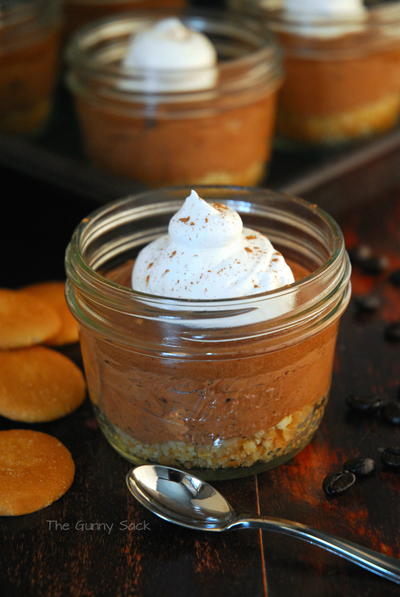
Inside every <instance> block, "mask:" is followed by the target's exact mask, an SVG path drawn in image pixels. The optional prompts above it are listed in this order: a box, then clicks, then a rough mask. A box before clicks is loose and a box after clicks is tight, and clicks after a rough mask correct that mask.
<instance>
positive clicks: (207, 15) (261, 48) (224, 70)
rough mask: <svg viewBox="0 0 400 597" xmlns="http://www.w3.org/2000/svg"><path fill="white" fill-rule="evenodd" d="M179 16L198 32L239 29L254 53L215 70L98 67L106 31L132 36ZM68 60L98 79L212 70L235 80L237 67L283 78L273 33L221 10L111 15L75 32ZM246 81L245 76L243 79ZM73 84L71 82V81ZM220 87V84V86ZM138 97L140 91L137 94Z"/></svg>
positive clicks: (273, 78) (260, 75)
mask: <svg viewBox="0 0 400 597" xmlns="http://www.w3.org/2000/svg"><path fill="white" fill-rule="evenodd" d="M171 16H176V17H178V18H180V19H181V20H182V21H183V22H184V23H186V24H190V26H192V27H193V28H194V29H195V30H197V31H200V32H203V33H205V34H207V25H208V26H210V25H211V26H214V27H219V28H225V29H227V28H229V29H230V30H231V31H232V30H233V28H235V27H236V33H237V34H240V35H241V36H242V38H243V40H245V41H247V42H248V43H249V44H250V43H253V45H254V48H253V49H252V51H250V50H249V51H247V52H246V53H245V54H243V55H241V56H239V57H235V58H232V59H228V60H224V61H218V62H217V65H213V66H212V67H201V68H199V67H197V68H190V69H173V68H172V69H163V70H158V69H152V70H151V72H150V71H149V70H144V69H137V68H132V67H124V66H123V65H121V64H117V65H116V64H104V63H101V64H100V65H99V61H98V59H96V56H91V51H92V50H93V48H95V46H96V43H99V42H104V41H105V40H106V39H107V32H108V33H109V32H110V30H111V31H114V32H116V33H118V34H122V33H129V32H130V33H132V32H133V31H134V27H133V26H134V25H135V24H136V25H138V24H139V25H140V24H143V25H144V24H145V23H147V22H148V23H151V22H154V21H156V20H159V19H161V18H164V17H171ZM66 59H67V63H68V65H69V67H70V69H72V70H74V69H82V70H84V71H85V72H87V73H89V74H91V75H93V76H96V75H104V76H108V77H110V78H111V79H112V78H117V77H118V78H121V77H122V78H124V79H126V80H129V78H135V77H139V79H140V77H143V76H144V75H145V74H146V76H149V73H150V74H151V75H152V76H155V77H157V76H158V75H159V74H162V75H163V76H167V77H168V75H172V74H174V73H177V72H178V73H179V75H181V76H183V77H184V76H185V74H188V75H189V74H191V75H193V74H194V75H195V76H196V75H200V76H201V75H202V74H204V73H208V72H210V71H215V68H217V69H218V72H219V73H220V74H221V78H222V77H224V76H225V77H227V78H229V77H232V76H233V73H234V72H235V71H236V70H237V69H238V68H243V69H244V68H251V67H254V68H255V67H257V69H258V70H257V77H258V79H262V80H271V81H273V82H276V81H278V80H280V79H281V77H282V70H281V48H280V47H279V45H278V43H277V42H276V40H275V36H274V34H273V33H272V32H271V31H266V30H265V29H264V28H263V27H262V26H261V24H260V23H259V22H258V21H257V20H256V19H255V18H254V17H252V16H249V15H246V16H245V17H242V18H241V19H239V18H238V16H237V15H235V14H232V15H227V14H226V13H224V12H222V11H218V10H202V9H197V8H196V9H183V10H173V9H172V10H158V9H154V10H148V11H140V12H137V13H135V14H132V13H129V12H125V13H120V14H119V15H113V16H108V17H105V18H102V19H98V20H96V21H93V22H91V23H89V24H87V25H85V26H83V27H82V28H81V29H80V30H79V31H78V32H76V33H75V34H74V35H73V36H72V38H71V40H70V42H69V44H68V47H67V51H66ZM242 78H243V77H242ZM70 83H71V82H70ZM217 87H218V84H217ZM209 91H210V89H205V90H204V91H203V90H200V91H199V90H196V91H183V92H179V94H180V93H182V94H183V95H185V96H190V95H199V94H201V93H204V92H207V93H208V92H209ZM152 93H154V94H155V95H166V96H167V95H177V93H176V91H175V92H167V91H162V92H148V91H145V92H139V93H138V95H143V94H146V95H152ZM135 94H137V92H135Z"/></svg>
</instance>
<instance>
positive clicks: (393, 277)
mask: <svg viewBox="0 0 400 597" xmlns="http://www.w3.org/2000/svg"><path fill="white" fill-rule="evenodd" d="M389 281H390V282H391V283H392V284H393V285H394V286H399V287H400V269H396V270H394V271H393V272H392V273H391V274H390V276H389Z"/></svg>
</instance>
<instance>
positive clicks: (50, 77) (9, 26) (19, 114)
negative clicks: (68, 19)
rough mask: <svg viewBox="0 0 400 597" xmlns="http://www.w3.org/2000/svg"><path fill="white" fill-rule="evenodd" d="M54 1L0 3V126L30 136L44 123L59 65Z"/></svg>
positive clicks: (57, 7)
mask: <svg viewBox="0 0 400 597" xmlns="http://www.w3.org/2000/svg"><path fill="white" fill-rule="evenodd" d="M60 9H61V3H60V2H59V0H54V1H52V2H47V1H46V0H19V1H15V2H0V130H1V131H4V132H6V133H12V134H19V135H27V136H31V135H35V134H37V133H39V132H40V131H41V130H42V128H43V127H44V125H45V124H46V121H47V118H48V116H49V113H50V110H51V106H52V94H53V87H54V82H55V75H56V67H57V64H58V40H59V27H60V18H61V15H60Z"/></svg>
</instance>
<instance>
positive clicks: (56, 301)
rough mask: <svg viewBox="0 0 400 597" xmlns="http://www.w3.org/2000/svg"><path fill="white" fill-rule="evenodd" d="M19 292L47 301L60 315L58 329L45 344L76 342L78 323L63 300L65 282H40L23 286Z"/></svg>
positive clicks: (54, 344) (59, 344)
mask: <svg viewBox="0 0 400 597" xmlns="http://www.w3.org/2000/svg"><path fill="white" fill-rule="evenodd" d="M20 292H23V293H24V294H29V295H30V296H34V297H36V298H38V299H40V300H41V301H43V302H44V303H47V304H48V305H49V306H50V307H52V308H53V309H54V311H56V313H57V314H58V316H59V317H60V320H61V328H60V330H59V331H58V332H57V333H56V334H55V335H54V336H52V337H51V338H48V339H47V340H46V344H50V345H52V346H61V345H62V344H71V343H72V342H78V339H79V332H78V324H77V322H76V320H75V319H74V317H73V316H72V314H71V311H70V310H69V308H68V305H67V301H66V300H65V282H41V283H39V284H32V285H31V286H25V287H24V288H22V289H21V291H20Z"/></svg>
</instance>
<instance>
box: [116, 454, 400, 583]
mask: <svg viewBox="0 0 400 597" xmlns="http://www.w3.org/2000/svg"><path fill="white" fill-rule="evenodd" d="M126 482H127V485H128V488H129V490H130V492H131V493H132V495H134V497H135V498H136V499H137V500H138V501H139V502H140V503H141V504H142V506H144V507H145V508H147V509H148V510H150V511H151V512H153V514H156V515H157V516H159V517H160V518H163V519H164V520H167V521H168V522H173V523H175V524H178V525H180V526H184V527H188V528H189V529H196V530H199V531H217V532H219V531H228V530H232V529H264V530H266V531H267V530H268V531H275V532H277V533H283V534H284V535H291V536H292V537H296V538H297V539H301V540H303V541H306V542H308V543H312V544H313V545H318V546H319V547H322V548H323V549H326V550H327V551H330V552H331V553H334V554H336V555H338V556H340V557H342V558H345V559H346V560H350V562H353V563H354V564H357V565H358V566H361V567H362V568H365V569H366V570H369V571H370V572H373V573H374V574H378V575H379V576H383V577H384V578H387V579H388V580H391V581H393V582H395V583H398V584H400V560H397V559H395V558H391V557H389V556H386V555H383V554H381V553H378V552H376V551H373V550H371V549H367V548H366V547H361V546H360V545H357V544H355V543H352V542H351V541H346V540H345V539H339V538H338V537H334V536H332V535H327V534H326V533H323V532H322V531H318V530H316V529H312V528H309V527H307V526H305V525H304V524H301V523H299V522H291V521H290V520H284V519H282V518H269V517H265V516H246V517H244V516H238V515H237V514H236V513H235V512H234V510H233V509H232V508H231V506H230V504H229V503H228V502H227V501H226V499H225V498H224V497H223V496H222V495H221V494H220V493H219V492H218V491H217V490H216V489H214V487H212V486H211V485H210V484H209V483H206V482H205V481H201V479H197V478H196V477H193V476H192V475H190V474H189V473H186V472H184V471H181V470H179V469H176V468H170V467H167V466H161V465H152V464H147V465H143V466H138V467H135V468H133V469H131V470H130V471H129V473H128V474H127V476H126Z"/></svg>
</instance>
